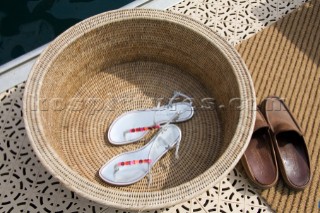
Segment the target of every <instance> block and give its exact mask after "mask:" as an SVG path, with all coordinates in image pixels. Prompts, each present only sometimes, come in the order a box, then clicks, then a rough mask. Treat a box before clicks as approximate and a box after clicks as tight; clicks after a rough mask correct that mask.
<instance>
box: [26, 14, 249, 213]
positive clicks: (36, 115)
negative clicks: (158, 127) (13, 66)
mask: <svg viewBox="0 0 320 213" xmlns="http://www.w3.org/2000/svg"><path fill="white" fill-rule="evenodd" d="M173 91H181V92H183V93H185V94H187V95H189V96H191V97H193V98H194V105H195V107H196V111H195V114H194V117H193V118H192V119H191V120H189V121H187V122H184V123H179V124H177V125H178V126H179V127H180V128H181V130H182V141H181V145H180V150H179V156H180V158H179V159H178V160H176V159H175V158H174V152H173V151H169V152H168V153H167V154H166V155H165V156H164V157H163V158H162V159H161V160H160V161H159V162H158V163H157V164H156V165H155V166H154V167H153V169H152V175H153V182H152V184H151V186H150V187H148V180H147V178H144V179H143V180H141V181H139V182H137V183H135V184H133V185H130V186H125V187H118V186H113V185H109V184H107V183H105V182H103V181H102V180H101V179H100V178H99V175H98V170H99V168H100V167H101V166H102V165H103V164H104V163H105V162H107V161H108V160H109V159H110V158H112V157H113V156H115V155H117V154H119V153H122V152H125V151H129V150H134V149H137V148H138V147H141V146H143V145H144V144H145V143H147V142H148V140H149V139H150V138H151V137H152V135H153V134H154V133H155V132H150V134H148V135H147V137H145V139H144V140H142V141H140V142H137V143H133V144H129V145H124V146H114V145H111V144H110V143H109V142H108V139H107V137H106V133H107V130H108V127H109V125H110V124H111V122H112V121H113V120H114V119H115V118H116V117H117V116H119V115H120V114H122V113H123V112H124V111H128V110H132V109H141V108H150V107H155V106H156V104H157V103H158V101H159V100H161V102H162V104H165V103H167V102H168V99H169V98H170V97H171V96H172V94H173ZM254 106H255V93H254V89H253V85H252V81H251V78H250V75H249V74H248V72H247V68H246V66H245V65H244V63H243V62H242V60H241V58H240V57H239V55H238V54H237V53H236V51H235V50H234V48H233V47H232V46H230V45H229V44H228V43H227V42H226V41H224V40H223V39H222V38H220V37H219V36H218V35H216V34H215V33H214V32H212V31H211V30H210V29H208V28H206V27H205V26H203V25H202V24H200V23H198V22H196V21H194V20H193V19H191V18H188V17H185V16H182V15H177V14H172V13H168V12H163V11H155V10H144V9H138V10H123V11H114V12H108V13H103V14H100V15H97V16H94V17H92V18H89V19H87V20H84V21H82V22H81V23H79V24H77V25H75V26H73V27H71V28H70V29H69V30H67V31H66V32H64V33H63V34H62V35H60V36H59V37H58V38H57V39H55V40H54V41H53V42H52V43H51V44H50V46H49V47H48V48H47V49H46V50H45V51H44V52H43V53H42V55H41V56H40V58H39V59H38V61H37V62H36V64H35V65H34V67H33V70H32V72H31V74H30V76H29V79H28V81H27V85H26V89H25V95H24V119H25V124H26V129H27V133H28V136H29V138H30V140H31V143H32V145H33V148H34V151H35V153H36V154H37V155H38V157H39V159H40V160H41V162H42V163H43V165H44V166H45V167H46V168H47V169H48V170H49V171H50V172H51V173H52V174H53V175H54V176H55V177H56V178H58V179H59V180H60V181H61V182H62V183H63V184H65V186H66V187H68V188H69V189H70V190H72V191H74V192H76V193H79V194H80V195H82V196H84V197H86V198H88V199H90V200H93V201H96V202H98V203H101V204H105V205H107V206H112V207H115V208H121V209H131V210H146V209H158V208H163V207H169V206H172V205H175V204H177V203H180V202H183V201H186V200H189V199H191V198H193V197H195V196H196V195H199V194H200V193H203V192H204V191H205V190H207V189H208V188H209V187H212V186H213V185H214V184H216V183H217V181H219V180H221V178H223V177H224V176H226V175H227V173H228V172H229V171H230V170H231V169H232V168H233V167H234V166H235V164H236V163H237V162H238V161H239V159H240V158H241V156H242V154H243V152H244V150H245V148H246V146H247V143H248V141H249V138H250V135H251V133H252V129H253V125H254V118H255V112H254V110H253V109H254Z"/></svg>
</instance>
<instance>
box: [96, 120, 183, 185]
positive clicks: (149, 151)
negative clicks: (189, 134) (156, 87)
mask: <svg viewBox="0 0 320 213" xmlns="http://www.w3.org/2000/svg"><path fill="white" fill-rule="evenodd" d="M176 116H178V114H176ZM180 141H181V130H180V128H179V127H178V126H176V125H174V124H169V123H168V124H166V125H164V126H162V127H161V129H160V130H159V132H158V133H157V134H156V135H155V136H154V137H153V138H152V139H151V141H150V142H149V143H147V144H146V145H145V146H143V147H141V148H140V149H138V150H135V151H131V152H126V153H122V154H120V155H118V156H116V157H114V158H112V159H111V160H110V161H108V162H107V163H106V164H105V165H104V166H102V168H101V169H100V171H99V175H100V177H101V178H102V179H103V180H104V181H105V182H107V183H110V184H113V185H120V186H123V185H129V184H133V183H135V182H138V181H139V180H141V179H142V178H143V177H144V176H146V175H147V174H149V184H150V183H151V168H152V167H153V166H154V165H155V163H156V162H157V161H158V160H159V159H160V158H161V157H162V156H163V155H164V154H165V153H166V152H167V151H168V150H170V149H171V148H173V147H176V157H177V158H178V149H179V144H180Z"/></svg>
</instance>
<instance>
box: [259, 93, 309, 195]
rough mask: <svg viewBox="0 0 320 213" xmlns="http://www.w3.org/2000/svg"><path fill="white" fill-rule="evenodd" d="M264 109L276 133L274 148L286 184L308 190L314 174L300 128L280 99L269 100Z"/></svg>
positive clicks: (262, 107)
mask: <svg viewBox="0 0 320 213" xmlns="http://www.w3.org/2000/svg"><path fill="white" fill-rule="evenodd" d="M260 108H261V112H262V113H263V114H264V117H265V119H266V120H267V122H268V123H269V126H270V128H271V130H272V133H273V134H274V149H275V152H276V156H277V160H278V165H279V168H280V172H281V175H282V177H283V179H284V181H285V182H286V184H287V185H288V186H289V187H290V188H292V189H295V190H301V189H304V188H305V187H306V186H307V185H308V183H309V182H310V179H311V171H310V160H309V155H308V150H307V147H306V143H305V140H304V138H303V134H302V131H301V129H300V127H299V125H298V124H297V122H296V120H295V119H294V118H293V116H292V114H291V113H290V111H289V109H288V107H287V106H286V105H285V104H284V102H283V101H282V100H281V99H280V98H278V97H269V98H266V99H265V100H264V101H263V102H262V103H261V105H260Z"/></svg>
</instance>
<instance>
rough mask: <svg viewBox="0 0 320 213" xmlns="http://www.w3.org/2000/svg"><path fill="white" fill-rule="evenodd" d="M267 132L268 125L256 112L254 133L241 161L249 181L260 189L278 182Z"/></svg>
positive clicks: (274, 158)
mask: <svg viewBox="0 0 320 213" xmlns="http://www.w3.org/2000/svg"><path fill="white" fill-rule="evenodd" d="M269 130H270V128H269V125H268V123H267V122H266V120H265V119H264V117H263V115H262V113H261V112H260V110H257V114H256V123H255V127H254V131H253V134H252V137H251V140H250V143H249V146H248V148H247V150H246V151H245V153H244V155H243V157H242V159H241V162H242V165H243V167H244V169H245V171H246V173H247V175H248V177H249V179H250V181H251V182H252V183H253V184H255V185H256V186H257V187H259V188H262V189H266V188H270V187H272V186H274V185H275V184H276V183H277V180H278V166H277V161H276V156H275V152H274V149H273V142H272V137H271V135H270V131H269Z"/></svg>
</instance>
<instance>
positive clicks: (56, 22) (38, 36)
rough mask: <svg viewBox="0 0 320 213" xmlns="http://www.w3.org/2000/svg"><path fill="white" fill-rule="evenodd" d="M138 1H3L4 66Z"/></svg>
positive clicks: (0, 39)
mask: <svg viewBox="0 0 320 213" xmlns="http://www.w3.org/2000/svg"><path fill="white" fill-rule="evenodd" d="M132 1H134V0H0V65H1V64H4V63H5V62H8V61H10V60H12V59H14V58H16V57H18V56H21V55H23V54H24V53H27V52H29V51H31V50H33V49H35V48H37V47H39V46H41V45H43V44H45V43H47V42H49V41H51V40H53V39H54V38H55V37H56V36H57V35H59V34H60V33H62V32H63V31H65V30H66V29H67V28H69V27H70V26H72V25H74V24H75V23H77V22H79V21H81V20H83V19H85V18H88V17H90V16H93V15H95V14H98V13H102V12H105V11H109V10H113V9H118V8H120V7H122V6H124V5H126V4H128V3H130V2H132Z"/></svg>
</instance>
